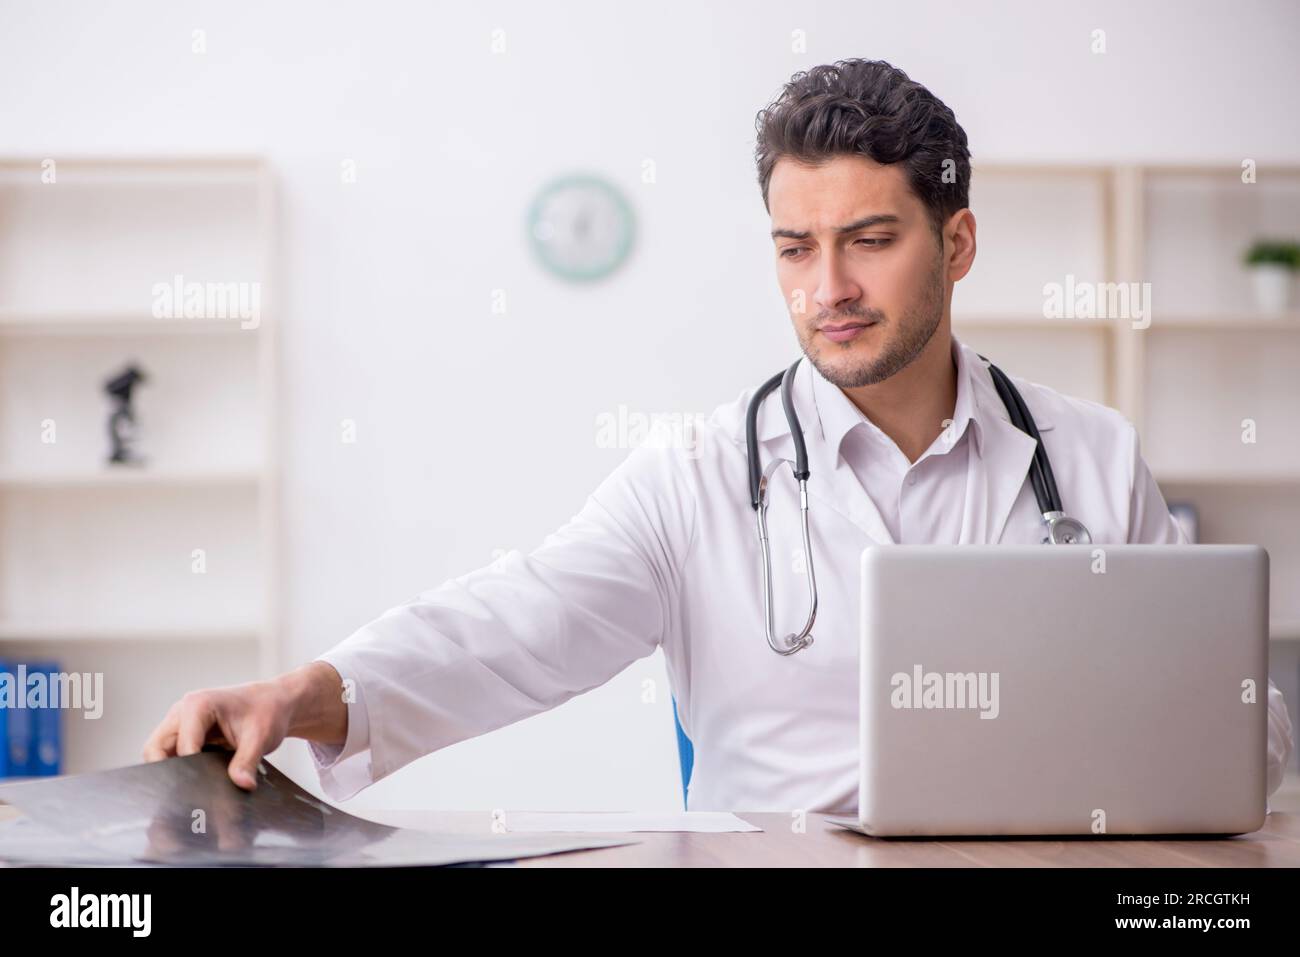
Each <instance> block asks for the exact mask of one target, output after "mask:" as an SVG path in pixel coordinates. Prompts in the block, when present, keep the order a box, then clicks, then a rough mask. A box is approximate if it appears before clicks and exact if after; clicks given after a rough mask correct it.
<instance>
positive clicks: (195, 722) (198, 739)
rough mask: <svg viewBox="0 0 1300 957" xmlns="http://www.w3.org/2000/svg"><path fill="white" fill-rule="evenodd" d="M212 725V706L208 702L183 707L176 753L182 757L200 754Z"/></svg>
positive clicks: (177, 734) (177, 735)
mask: <svg viewBox="0 0 1300 957" xmlns="http://www.w3.org/2000/svg"><path fill="white" fill-rule="evenodd" d="M211 726H212V706H211V705H210V704H208V703H207V702H202V703H197V702H196V703H195V704H193V705H191V706H190V707H187V708H183V709H182V710H181V715H180V726H179V728H178V729H177V733H176V753H177V754H178V755H181V756H182V757H183V756H185V755H187V754H198V753H199V752H200V751H202V750H203V742H204V741H206V740H207V737H208V728H210V727H211Z"/></svg>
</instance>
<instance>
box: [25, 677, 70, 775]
mask: <svg viewBox="0 0 1300 957" xmlns="http://www.w3.org/2000/svg"><path fill="white" fill-rule="evenodd" d="M27 673H28V674H29V675H31V674H37V673H40V674H44V675H46V676H47V677H48V679H49V680H50V681H51V682H55V681H57V680H58V675H59V665H58V663H57V662H53V661H38V662H34V663H32V664H30V665H28V666H27ZM47 687H48V686H47ZM55 703H56V702H53V701H52V700H47V702H46V704H45V707H43V708H39V709H37V710H36V711H34V712H32V724H31V731H32V741H31V744H30V746H29V751H28V755H29V762H28V768H29V770H28V772H27V773H28V774H32V775H37V776H45V775H54V774H58V773H59V766H60V764H61V763H62V757H63V735H62V733H61V732H62V723H63V722H62V717H63V711H64V707H63V706H64V705H66V702H62V701H60V702H57V704H58V705H60V707H53V705H54V704H55Z"/></svg>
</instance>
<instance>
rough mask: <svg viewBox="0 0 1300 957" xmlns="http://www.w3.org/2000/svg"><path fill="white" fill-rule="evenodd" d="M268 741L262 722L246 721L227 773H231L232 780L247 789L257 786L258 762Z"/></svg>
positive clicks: (250, 789) (264, 751)
mask: <svg viewBox="0 0 1300 957" xmlns="http://www.w3.org/2000/svg"><path fill="white" fill-rule="evenodd" d="M266 743H267V741H266V729H265V728H264V727H263V726H262V725H261V724H259V723H257V722H253V721H246V722H245V723H244V726H243V727H242V728H240V734H239V746H238V747H237V748H236V749H235V756H234V757H233V758H231V759H230V765H229V766H228V767H227V768H226V773H227V774H229V775H230V780H232V781H234V782H235V783H236V784H237V785H239V786H240V787H241V788H243V789H244V790H245V791H252V790H254V789H256V787H257V764H258V762H259V761H261V760H262V755H264V754H265V753H266Z"/></svg>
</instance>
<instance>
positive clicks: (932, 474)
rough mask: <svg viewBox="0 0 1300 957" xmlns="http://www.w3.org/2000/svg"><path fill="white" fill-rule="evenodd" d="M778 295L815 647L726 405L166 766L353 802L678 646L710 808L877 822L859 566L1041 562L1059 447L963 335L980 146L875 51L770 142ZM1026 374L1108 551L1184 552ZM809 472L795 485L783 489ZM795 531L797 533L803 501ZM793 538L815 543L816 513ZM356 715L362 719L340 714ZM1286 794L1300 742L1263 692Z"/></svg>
mask: <svg viewBox="0 0 1300 957" xmlns="http://www.w3.org/2000/svg"><path fill="white" fill-rule="evenodd" d="M756 158H757V163H758V174H759V182H760V185H761V187H762V194H763V200H764V203H765V205H766V206H767V208H768V211H769V213H770V215H771V222H772V238H773V241H774V244H775V245H774V256H775V263H776V275H777V280H778V282H779V284H780V286H781V291H782V294H783V295H784V297H785V300H786V303H787V306H788V307H789V311H790V314H791V319H792V321H793V324H794V331H795V335H796V337H797V339H798V341H799V345H800V347H801V348H802V350H803V352H804V355H805V356H806V357H807V360H808V361H806V362H802V363H800V366H799V370H798V373H797V375H796V377H795V382H794V401H795V406H796V408H797V410H798V412H799V416H800V419H801V421H802V423H803V430H804V437H805V440H806V442H807V447H808V455H809V461H810V466H811V471H812V474H813V476H815V478H814V480H813V481H812V482H811V483H810V485H809V495H810V496H811V497H812V499H813V503H812V505H813V508H812V518H811V520H812V537H813V549H814V552H815V554H816V556H817V568H816V572H817V582H818V585H819V590H820V596H821V600H820V610H819V616H818V619H817V625H816V628H815V630H814V634H815V636H816V644H815V645H813V646H812V647H811V648H809V649H808V650H805V651H802V652H800V653H798V654H795V655H791V656H788V657H783V656H779V655H776V654H773V653H772V651H771V650H770V649H769V647H768V645H767V642H766V641H765V640H764V634H765V627H764V610H763V601H762V591H761V584H760V577H759V570H760V556H759V551H758V543H757V540H756V536H755V534H754V525H753V522H754V513H753V510H752V508H751V505H750V501H749V498H748V496H747V495H746V494H745V489H746V487H747V482H748V479H747V465H746V462H747V459H746V442H745V411H746V407H747V405H748V402H749V399H750V396H751V395H752V390H751V391H750V392H746V393H744V394H742V395H741V396H740V397H739V398H738V399H736V400H735V401H734V402H731V403H728V404H726V405H723V406H720V407H719V408H718V409H717V410H716V411H715V412H714V413H713V415H712V417H711V418H710V419H709V421H708V424H707V426H705V427H704V428H702V429H700V430H698V434H697V435H696V442H695V444H694V447H692V448H690V449H689V450H684V449H681V448H676V449H674V448H664V447H654V446H651V445H647V446H644V447H642V448H639V449H637V450H636V451H634V452H633V453H632V454H631V455H630V456H629V457H628V458H627V460H626V461H624V462H623V464H622V465H620V466H619V468H618V469H616V470H615V471H614V473H613V474H611V475H610V476H609V477H608V478H607V479H606V480H605V481H604V482H603V483H602V484H601V485H600V487H599V488H598V489H596V491H595V492H594V493H593V494H592V495H591V496H590V498H589V499H588V501H587V503H586V505H585V507H584V508H583V509H582V511H581V512H580V513H579V514H578V515H577V516H575V517H574V518H573V519H572V520H571V521H569V522H568V523H567V524H566V525H565V526H564V527H562V528H561V529H559V530H558V531H556V532H555V533H553V534H552V535H550V536H549V537H548V538H547V539H546V540H545V541H544V542H543V543H542V545H541V546H540V547H538V548H537V549H535V550H534V551H533V552H531V553H530V554H527V555H525V554H522V553H520V552H518V551H513V552H510V553H509V554H507V555H505V556H504V557H502V558H501V559H499V560H498V561H496V562H494V563H493V564H492V565H490V566H488V567H486V568H482V569H479V570H478V571H475V572H472V573H470V574H467V575H464V576H461V577H459V578H456V579H453V580H451V581H449V582H446V583H445V584H443V585H442V586H440V587H438V588H435V589H432V590H430V591H427V592H425V593H423V594H421V595H420V596H419V597H417V598H416V599H415V600H413V601H411V602H410V603H408V604H405V605H402V606H400V607H397V608H394V609H391V610H390V611H388V612H387V613H386V614H384V615H383V616H381V617H380V618H378V619H377V620H375V621H374V622H372V623H370V624H369V625H367V626H365V627H364V628H362V629H360V630H359V631H358V632H356V633H355V634H354V635H352V636H351V637H349V638H348V639H347V640H346V641H344V642H342V643H341V644H339V645H338V646H336V647H335V648H334V649H332V650H331V651H329V652H327V653H326V654H324V655H321V656H320V658H319V659H317V660H316V661H314V662H312V663H310V664H308V665H306V666H305V667H303V668H300V669H298V670H297V671H293V672H290V673H288V674H286V675H282V676H281V677H279V678H276V679H274V680H272V681H264V682H256V683H253V684H248V685H243V686H239V687H233V688H224V689H214V690H208V691H201V692H194V693H191V694H189V695H186V696H185V698H183V699H182V700H181V701H180V702H178V703H177V704H176V705H175V706H173V707H172V709H171V711H170V712H169V713H168V714H167V716H166V718H165V719H164V720H163V722H162V723H161V724H160V725H159V727H158V728H157V730H156V731H155V732H154V734H153V735H152V737H151V738H150V740H149V741H148V743H147V745H146V749H145V756H146V758H148V759H160V758H163V757H166V756H168V755H173V754H182V755H183V754H190V753H193V752H195V751H197V750H199V749H200V748H201V747H202V745H203V744H204V743H205V741H221V742H224V743H225V744H226V745H227V746H229V747H233V748H235V750H236V753H235V757H234V758H233V759H232V761H231V764H230V775H231V778H232V779H233V780H234V781H235V783H236V784H239V785H240V786H243V787H252V786H254V780H253V775H252V770H253V769H254V768H255V766H256V762H257V761H258V759H259V758H260V757H261V756H262V755H263V754H265V753H267V752H269V751H270V750H272V749H274V748H275V747H277V746H278V745H279V744H280V742H281V741H282V740H283V739H284V738H285V737H286V736H289V735H292V736H297V737H302V738H306V739H307V740H309V741H310V742H312V751H313V755H314V757H315V760H316V762H317V767H318V770H319V773H320V776H321V781H322V786H323V787H324V788H325V790H326V793H328V794H329V795H331V796H332V797H334V798H336V799H338V798H344V797H347V796H350V795H351V794H354V793H355V792H356V791H358V790H359V789H361V788H363V787H366V786H367V785H369V784H371V783H373V782H374V781H376V780H378V779H379V778H382V777H384V776H385V775H388V774H391V773H392V772H393V771H396V770H397V769H398V768H400V767H402V766H403V765H405V764H407V763H408V762H410V761H412V760H414V759H416V758H418V757H421V756H422V755H425V754H428V753H429V752H431V751H434V750H437V749H438V748H442V747H445V746H447V745H449V744H453V743H455V742H457V741H461V740H464V739H466V738H470V737H473V736H475V735H479V734H483V733H484V732H487V731H491V730H493V729H494V728H499V727H501V726H503V725H506V724H509V723H511V722H514V721H517V720H519V719H521V718H525V717H528V716H529V715H534V714H537V713H539V712H541V711H544V710H546V709H548V708H553V707H555V706H556V705H558V704H560V703H562V702H564V701H566V700H567V699H569V698H570V697H572V696H574V695H576V694H579V693H581V692H583V691H586V690H588V689H590V688H593V687H595V686H597V685H599V684H601V683H603V682H605V681H606V680H608V679H609V678H611V677H612V676H613V675H615V674H617V673H618V672H619V671H621V670H622V669H623V668H625V667H626V666H627V665H628V664H630V663H631V662H633V661H635V660H636V659H638V658H641V657H644V656H646V655H649V654H650V653H651V652H653V651H654V650H655V648H656V647H660V646H661V647H663V649H664V653H665V657H666V660H667V664H668V670H669V674H670V676H671V679H672V686H673V689H674V692H675V694H676V698H677V707H678V714H679V717H680V720H681V722H682V725H683V727H684V729H685V730H686V732H687V733H688V734H689V735H690V737H691V738H692V739H693V741H694V745H695V765H694V771H693V776H692V780H691V785H690V799H689V805H690V807H691V808H692V809H725V810H730V809H738V808H739V809H747V810H757V809H792V808H804V809H810V810H825V811H841V812H852V811H853V810H854V809H855V808H856V794H857V784H858V755H859V751H858V714H857V709H858V669H857V656H858V567H859V562H858V558H859V555H860V554H861V552H862V550H863V548H865V547H866V546H868V545H871V544H873V543H903V542H906V543H918V542H919V543H949V544H950V543H993V542H1007V543H1033V544H1037V543H1040V542H1041V541H1042V540H1043V536H1044V525H1043V518H1042V515H1041V513H1040V512H1039V510H1038V508H1037V507H1036V500H1035V498H1034V495H1033V490H1032V487H1031V484H1030V482H1029V481H1027V477H1026V476H1027V473H1028V470H1029V465H1030V461H1031V458H1032V456H1033V452H1034V447H1035V445H1034V442H1033V440H1032V439H1030V438H1029V437H1028V436H1027V435H1025V434H1024V433H1023V432H1021V431H1020V430H1019V429H1017V428H1016V427H1015V426H1014V425H1012V423H1011V422H1010V421H1009V420H1008V416H1007V412H1006V410H1005V407H1004V405H1003V403H1002V401H1001V399H1000V398H999V396H998V394H997V393H996V391H995V389H994V385H993V382H992V380H991V379H990V373H989V371H988V369H987V367H986V365H985V364H984V363H983V362H981V361H980V359H979V358H978V356H977V355H976V354H975V352H974V351H973V350H971V349H970V348H969V347H966V346H964V345H963V344H961V343H960V342H958V341H956V340H955V339H953V337H952V334H951V303H952V293H953V285H954V283H956V282H957V281H958V280H960V279H961V278H962V277H963V276H965V275H966V273H967V272H968V271H969V270H970V269H971V268H972V264H973V263H974V260H975V217H974V215H973V214H972V212H971V210H970V209H969V208H968V190H969V183H970V160H969V153H968V151H967V147H966V134H965V133H964V132H963V131H962V128H961V127H960V126H959V125H958V124H957V121H956V119H955V117H954V116H953V113H952V111H951V110H950V109H948V107H946V106H944V104H943V103H942V102H940V101H939V100H938V99H937V98H936V97H934V95H933V94H931V93H930V92H929V91H928V90H926V89H925V88H924V87H923V86H921V85H920V84H918V83H915V82H913V81H912V80H910V79H908V77H907V75H906V74H904V73H903V72H902V71H901V70H898V69H895V68H894V67H892V66H890V65H889V64H887V63H883V62H879V61H863V60H851V61H846V62H840V63H837V64H834V65H831V66H821V67H817V68H816V69H813V70H810V71H808V72H807V73H804V74H797V75H796V76H795V77H794V78H793V79H792V80H791V82H790V83H789V84H787V85H786V87H785V89H784V91H783V92H782V94H781V96H779V97H778V98H777V100H776V101H775V102H774V103H773V104H771V106H770V107H769V108H768V109H766V110H764V111H763V112H761V113H760V114H759V135H758V145H757V150H756ZM1013 381H1014V382H1015V384H1016V386H1017V387H1018V389H1019V390H1020V392H1021V393H1022V395H1023V396H1024V399H1025V402H1026V404H1027V405H1028V407H1029V411H1030V413H1031V414H1032V416H1033V418H1034V419H1035V421H1036V423H1037V426H1038V429H1039V431H1040V433H1041V436H1042V441H1043V443H1044V445H1045V447H1046V450H1047V453H1048V455H1049V457H1050V459H1051V461H1052V462H1053V465H1054V468H1055V472H1056V480H1057V485H1058V488H1059V491H1060V495H1061V499H1062V501H1063V502H1064V503H1065V504H1066V505H1067V507H1068V508H1069V509H1070V511H1071V513H1072V514H1074V515H1076V516H1078V517H1079V518H1081V519H1082V520H1084V521H1085V522H1086V524H1087V526H1088V527H1089V529H1090V531H1091V534H1092V537H1093V541H1094V542H1095V543H1097V544H1107V543H1121V542H1134V543H1172V542H1177V541H1179V540H1180V532H1179V527H1178V525H1177V523H1176V522H1175V521H1174V519H1173V518H1172V517H1171V516H1170V514H1169V510H1168V508H1167V507H1166V504H1165V501H1164V499H1163V498H1162V496H1161V494H1160V490H1159V488H1158V487H1157V486H1156V483H1155V481H1154V479H1153V478H1152V476H1151V473H1150V471H1149V470H1148V468H1147V466H1146V464H1145V462H1144V461H1143V460H1142V457H1141V455H1140V453H1139V448H1138V436H1137V433H1136V431H1135V429H1134V427H1133V426H1132V425H1131V424H1130V423H1129V422H1128V421H1127V420H1126V419H1125V418H1124V417H1123V416H1121V415H1120V414H1119V413H1117V412H1115V411H1113V410H1111V409H1108V408H1106V407H1104V406H1101V405H1098V404H1096V403H1093V402H1088V401H1085V400H1081V399H1076V398H1071V397H1068V396H1064V395H1061V394H1059V393H1057V392H1055V391H1053V390H1052V389H1049V388H1047V387H1045V386H1041V385H1037V384H1033V383H1030V382H1027V381H1025V380H1022V379H1015V378H1014V377H1013ZM757 436H758V442H759V451H760V454H761V457H762V460H763V461H764V462H768V461H771V460H772V459H773V457H779V458H786V459H793V457H794V443H793V441H792V439H791V436H790V433H789V427H788V426H787V424H786V420H785V416H784V415H783V413H782V409H781V405H780V402H779V399H778V398H777V397H775V396H774V397H773V398H772V400H771V401H769V402H767V403H765V404H764V406H763V407H762V409H761V411H760V415H759V417H758V433H757ZM785 478H788V477H785ZM772 496H773V499H774V501H773V508H772V515H773V521H774V522H776V521H777V518H776V516H778V515H784V516H787V518H788V519H789V517H790V516H794V515H797V512H798V505H797V501H796V496H795V493H794V491H793V483H792V482H789V481H778V482H777V483H776V486H775V487H774V489H773V492H772ZM789 521H790V524H789V525H787V526H784V527H780V526H774V529H773V531H774V535H775V536H777V537H778V540H780V541H782V542H785V543H787V544H788V547H793V546H794V545H795V544H796V543H797V542H798V541H799V540H798V538H797V533H796V531H795V525H794V524H793V519H789ZM788 556H790V553H789V552H788V551H786V552H784V553H782V552H781V551H778V553H777V560H776V561H775V562H774V572H775V574H774V586H773V587H774V592H775V603H776V609H777V611H778V613H783V614H784V615H787V616H790V619H791V620H790V621H788V622H778V625H777V627H778V629H784V628H786V627H787V626H790V625H796V626H797V625H798V624H799V622H800V621H801V620H802V615H803V608H804V605H803V601H804V589H805V587H806V579H805V578H804V577H803V576H802V574H800V570H799V569H798V568H797V567H796V566H798V564H799V559H800V556H799V555H797V554H796V555H794V556H793V557H788ZM345 699H346V700H345ZM1268 709H1269V738H1268V768H1269V771H1268V790H1269V792H1270V793H1271V792H1272V791H1273V790H1275V789H1276V788H1277V786H1278V785H1279V783H1280V781H1281V776H1282V771H1283V768H1284V766H1285V764H1286V762H1287V759H1288V757H1289V755H1290V751H1291V747H1292V742H1291V726H1290V721H1289V718H1288V716H1287V712H1286V708H1285V706H1284V704H1283V702H1282V697H1281V693H1280V692H1279V691H1278V690H1277V689H1276V688H1275V687H1273V686H1272V684H1270V686H1269V692H1268Z"/></svg>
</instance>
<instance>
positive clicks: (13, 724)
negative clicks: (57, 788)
mask: <svg viewBox="0 0 1300 957" xmlns="http://www.w3.org/2000/svg"><path fill="white" fill-rule="evenodd" d="M0 665H2V666H0V670H2V671H3V672H5V673H7V674H9V675H11V676H12V677H11V679H10V682H11V683H10V687H11V688H12V689H13V694H14V696H15V699H19V698H21V701H22V703H23V704H24V705H27V704H29V703H30V702H29V699H28V695H29V691H30V688H31V678H32V676H33V675H36V674H43V675H46V676H47V677H46V681H47V684H46V691H47V695H46V698H45V700H44V701H43V702H42V706H41V707H36V708H32V707H17V705H18V703H19V701H18V700H14V701H11V702H10V706H9V707H7V708H0V745H3V747H0V751H3V754H0V777H10V778H18V777H41V776H45V775H54V774H58V773H59V769H60V767H61V765H62V758H63V735H62V714H63V712H62V709H61V708H59V707H55V706H54V705H55V702H54V701H53V696H52V695H51V694H49V691H50V688H51V687H52V681H53V680H57V675H58V673H59V666H58V664H56V663H54V662H49V661H41V662H33V663H32V664H29V665H27V666H26V668H25V669H24V671H23V675H21V677H25V678H26V679H27V680H26V682H25V683H26V687H22V686H20V685H19V684H18V680H19V678H20V674H19V666H20V662H16V661H6V662H3V663H0ZM59 703H61V702H59Z"/></svg>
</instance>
